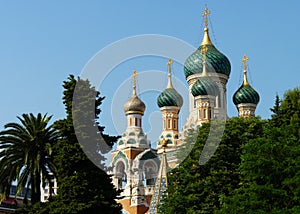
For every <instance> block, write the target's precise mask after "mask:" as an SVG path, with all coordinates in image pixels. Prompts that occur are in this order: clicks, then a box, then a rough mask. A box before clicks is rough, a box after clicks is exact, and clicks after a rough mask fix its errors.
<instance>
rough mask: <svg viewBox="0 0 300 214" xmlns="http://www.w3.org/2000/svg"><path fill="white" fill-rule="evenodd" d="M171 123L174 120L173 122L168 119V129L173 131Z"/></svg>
mask: <svg viewBox="0 0 300 214" xmlns="http://www.w3.org/2000/svg"><path fill="white" fill-rule="evenodd" d="M171 122H172V120H171V119H168V129H171V128H172V126H171Z"/></svg>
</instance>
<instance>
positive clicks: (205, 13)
mask: <svg viewBox="0 0 300 214" xmlns="http://www.w3.org/2000/svg"><path fill="white" fill-rule="evenodd" d="M209 14H210V10H209V9H208V8H207V7H206V8H204V13H202V17H205V18H204V21H205V26H206V27H207V26H208V15H209Z"/></svg>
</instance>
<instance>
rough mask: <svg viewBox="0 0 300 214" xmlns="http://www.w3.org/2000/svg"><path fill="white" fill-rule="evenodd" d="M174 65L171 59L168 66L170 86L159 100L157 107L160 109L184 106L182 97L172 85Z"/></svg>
mask: <svg viewBox="0 0 300 214" xmlns="http://www.w3.org/2000/svg"><path fill="white" fill-rule="evenodd" d="M172 63H173V62H172V60H171V59H169V61H168V64H167V65H168V67H169V73H168V86H167V88H166V89H165V90H164V91H163V92H162V93H161V94H160V95H159V96H158V98H157V105H158V106H159V107H160V108H161V107H164V106H177V107H179V108H181V106H182V104H183V99H182V96H181V95H180V94H179V93H178V92H177V91H176V90H175V89H174V88H173V85H172V75H171V71H172V70H171V65H172Z"/></svg>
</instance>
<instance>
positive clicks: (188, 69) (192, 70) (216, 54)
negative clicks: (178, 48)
mask: <svg viewBox="0 0 300 214" xmlns="http://www.w3.org/2000/svg"><path fill="white" fill-rule="evenodd" d="M204 46H206V47H207V49H208V51H207V53H206V56H207V59H206V60H207V72H216V73H220V74H225V75H227V76H229V75H230V71H231V65H230V62H229V60H228V58H227V57H226V56H225V55H224V54H222V53H221V52H220V51H218V49H217V48H215V46H214V45H213V44H212V42H211V40H210V38H209V34H208V28H205V29H204V37H203V41H202V43H201V45H200V47H199V48H198V49H197V50H196V51H195V52H194V53H193V54H192V55H190V56H189V57H188V58H187V59H186V61H185V63H184V74H185V77H186V78H187V77H188V76H190V75H193V74H197V73H201V72H202V69H203V68H202V62H203V61H202V58H203V56H202V53H201V49H203V47H204Z"/></svg>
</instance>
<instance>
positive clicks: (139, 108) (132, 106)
mask: <svg viewBox="0 0 300 214" xmlns="http://www.w3.org/2000/svg"><path fill="white" fill-rule="evenodd" d="M132 77H133V94H132V97H131V98H130V99H129V100H127V102H126V103H125V104H124V112H125V114H126V115H128V114H141V115H144V112H145V109H146V106H145V103H144V102H143V101H142V100H141V99H140V98H138V96H137V95H136V77H137V71H136V70H135V69H134V71H133V74H132Z"/></svg>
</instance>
